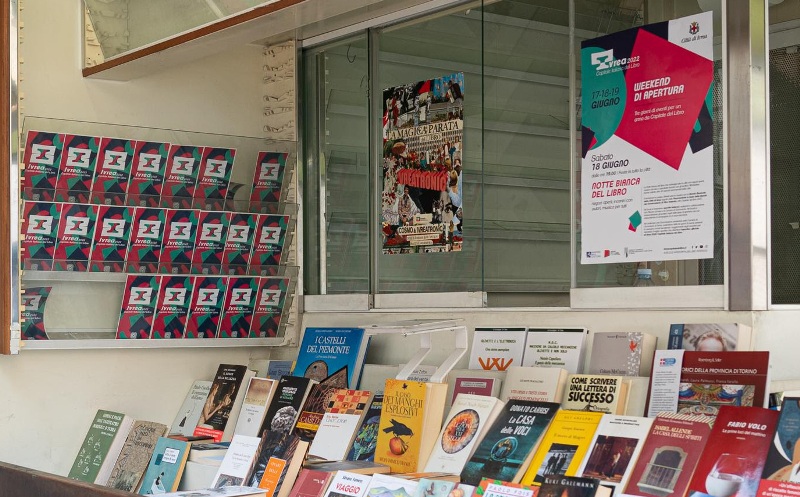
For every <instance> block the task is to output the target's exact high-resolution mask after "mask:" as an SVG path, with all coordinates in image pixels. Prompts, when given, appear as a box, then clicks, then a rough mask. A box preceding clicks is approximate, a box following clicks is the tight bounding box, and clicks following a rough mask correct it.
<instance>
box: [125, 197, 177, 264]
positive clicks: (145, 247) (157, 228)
mask: <svg viewBox="0 0 800 497" xmlns="http://www.w3.org/2000/svg"><path fill="white" fill-rule="evenodd" d="M166 220H167V211H166V210H165V209H153V208H149V207H147V208H145V207H137V208H136V210H134V214H133V226H131V242H130V246H129V247H128V257H127V258H126V259H125V266H126V267H127V270H128V272H129V273H155V272H158V266H159V262H160V261H161V248H162V247H161V246H162V241H163V238H164V224H165V223H166Z"/></svg>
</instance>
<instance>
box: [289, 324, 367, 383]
mask: <svg viewBox="0 0 800 497" xmlns="http://www.w3.org/2000/svg"><path fill="white" fill-rule="evenodd" d="M368 344H369V335H367V334H366V333H365V332H364V329H363V328H306V329H305V332H304V333H303V340H302V342H301V343H300V350H299V351H298V354H297V361H296V362H295V365H294V372H293V374H295V375H299V376H305V377H307V378H313V379H315V380H317V381H322V380H324V379H325V378H327V377H328V376H329V375H330V374H331V373H333V372H334V371H338V370H340V369H341V368H343V367H345V366H346V367H347V386H348V387H350V388H354V387H355V386H356V385H357V384H358V380H359V377H360V375H361V368H362V367H363V365H364V356H365V355H366V353H367V345H368Z"/></svg>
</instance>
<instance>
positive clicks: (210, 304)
mask: <svg viewBox="0 0 800 497" xmlns="http://www.w3.org/2000/svg"><path fill="white" fill-rule="evenodd" d="M193 286H194V289H193V291H192V299H191V304H190V306H189V317H188V319H187V321H186V338H214V337H216V336H217V331H218V330H219V321H220V316H221V315H222V305H223V304H224V303H225V288H226V287H227V286H228V278H226V277H223V276H196V277H195V278H194V283H193Z"/></svg>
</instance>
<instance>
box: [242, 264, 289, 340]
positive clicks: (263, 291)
mask: <svg viewBox="0 0 800 497" xmlns="http://www.w3.org/2000/svg"><path fill="white" fill-rule="evenodd" d="M258 280H259V282H258V294H257V295H256V304H255V309H254V310H253V321H252V323H251V325H250V337H251V338H256V337H257V338H265V337H275V336H278V331H279V330H280V325H281V317H282V316H283V310H284V307H285V306H286V295H287V292H288V291H289V278H277V277H276V278H270V277H261V278H259V279H258Z"/></svg>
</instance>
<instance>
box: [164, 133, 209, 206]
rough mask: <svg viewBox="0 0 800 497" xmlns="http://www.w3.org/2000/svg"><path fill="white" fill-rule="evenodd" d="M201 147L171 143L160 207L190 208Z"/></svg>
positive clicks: (201, 151)
mask: <svg viewBox="0 0 800 497" xmlns="http://www.w3.org/2000/svg"><path fill="white" fill-rule="evenodd" d="M202 153H203V149H202V147H192V146H189V145H176V144H172V145H170V148H169V154H168V156H167V172H166V175H165V176H164V185H163V187H162V189H161V207H167V208H170V209H190V208H191V207H192V204H193V199H194V191H195V186H196V184H197V175H198V171H199V169H200V167H199V166H200V159H201V157H202Z"/></svg>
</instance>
